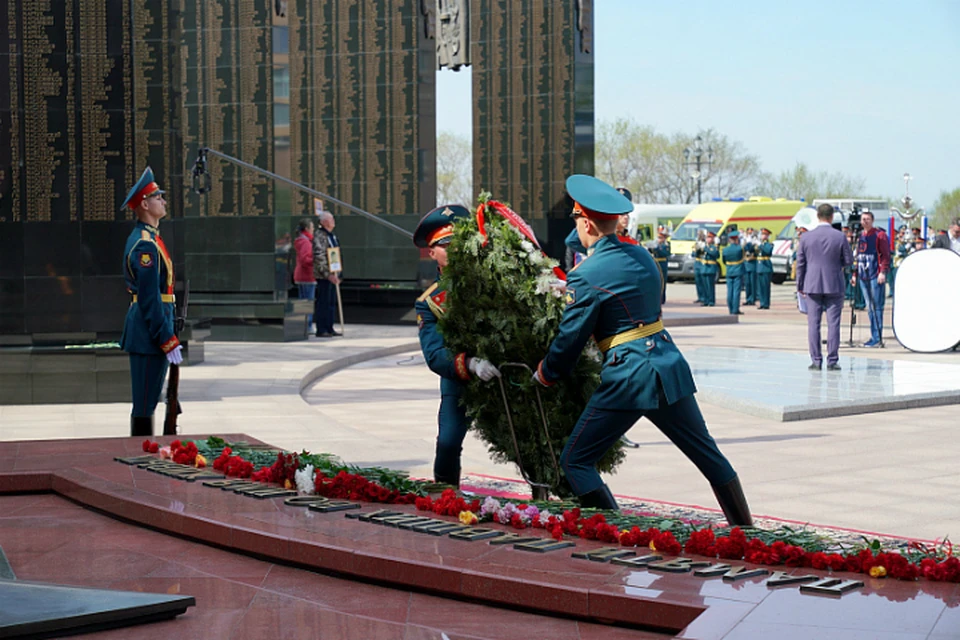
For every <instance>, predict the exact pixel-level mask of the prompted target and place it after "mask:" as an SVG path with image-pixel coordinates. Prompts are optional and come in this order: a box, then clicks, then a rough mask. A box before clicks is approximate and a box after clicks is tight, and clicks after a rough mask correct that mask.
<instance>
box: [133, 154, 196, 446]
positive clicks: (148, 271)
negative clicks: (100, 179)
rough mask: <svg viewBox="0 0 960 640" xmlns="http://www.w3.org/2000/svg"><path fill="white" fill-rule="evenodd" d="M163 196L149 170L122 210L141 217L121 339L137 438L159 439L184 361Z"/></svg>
mask: <svg viewBox="0 0 960 640" xmlns="http://www.w3.org/2000/svg"><path fill="white" fill-rule="evenodd" d="M163 194H164V192H163V191H162V190H161V189H160V187H159V186H158V185H157V183H156V182H155V181H154V178H153V171H152V170H151V169H150V167H147V168H146V170H144V172H143V174H142V175H141V176H140V179H139V180H137V183H136V184H135V185H133V188H131V189H130V191H129V192H128V193H127V199H126V200H124V201H123V205H121V206H123V207H127V208H129V209H131V210H133V212H134V214H135V215H136V216H137V225H136V227H134V229H133V231H132V232H131V233H130V236H129V237H128V238H127V246H126V248H125V249H124V259H123V275H124V278H125V280H126V284H127V291H129V292H130V294H131V295H132V296H133V300H132V301H131V302H130V307H129V308H128V309H127V317H126V320H125V321H124V323H123V335H122V336H121V337H120V348H122V349H123V350H124V351H126V352H127V353H129V354H130V382H131V385H132V389H133V412H132V413H131V415H130V435H131V436H152V435H153V412H154V410H155V409H156V408H157V402H158V401H159V400H160V392H161V391H162V390H163V381H164V378H166V375H167V367H168V366H169V365H170V364H180V363H181V362H182V361H183V356H182V354H181V349H182V347H181V345H180V341H179V340H178V339H177V336H176V335H175V333H174V315H175V311H174V297H173V261H172V260H171V259H170V252H168V251H167V247H166V245H164V243H163V238H161V237H160V231H159V229H157V226H158V225H159V224H160V220H161V219H162V218H163V217H164V216H166V215H167V203H166V201H165V200H164V198H163Z"/></svg>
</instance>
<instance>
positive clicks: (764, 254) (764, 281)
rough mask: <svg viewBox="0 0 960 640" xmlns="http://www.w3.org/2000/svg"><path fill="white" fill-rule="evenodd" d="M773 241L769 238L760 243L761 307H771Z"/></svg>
mask: <svg viewBox="0 0 960 640" xmlns="http://www.w3.org/2000/svg"><path fill="white" fill-rule="evenodd" d="M772 255H773V243H772V242H770V241H769V240H767V241H766V242H763V243H761V244H760V247H759V251H758V255H757V299H758V301H759V302H760V308H761V309H769V308H770V278H772V277H773V263H772V262H771V261H770V256H772Z"/></svg>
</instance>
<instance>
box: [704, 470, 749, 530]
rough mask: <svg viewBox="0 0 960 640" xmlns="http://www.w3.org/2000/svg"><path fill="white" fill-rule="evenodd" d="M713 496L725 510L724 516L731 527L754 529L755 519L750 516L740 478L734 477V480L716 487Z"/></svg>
mask: <svg viewBox="0 0 960 640" xmlns="http://www.w3.org/2000/svg"><path fill="white" fill-rule="evenodd" d="M713 495H715V496H717V502H719V503H720V508H721V509H723V515H724V516H726V518H727V522H728V523H729V524H730V526H731V527H752V526H753V518H752V517H751V516H750V507H749V506H747V498H746V497H745V496H744V495H743V487H741V486H740V478H739V477H737V476H733V480H731V481H730V482H728V483H727V484H725V485H722V486H719V487H714V488H713Z"/></svg>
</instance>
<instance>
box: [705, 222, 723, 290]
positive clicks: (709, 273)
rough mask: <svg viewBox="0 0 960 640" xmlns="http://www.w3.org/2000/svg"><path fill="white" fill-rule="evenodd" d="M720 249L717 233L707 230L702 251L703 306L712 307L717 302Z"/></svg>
mask: <svg viewBox="0 0 960 640" xmlns="http://www.w3.org/2000/svg"><path fill="white" fill-rule="evenodd" d="M719 259H720V249H719V247H717V234H716V233H714V232H713V231H707V245H706V249H704V251H703V291H704V294H705V295H706V300H707V302H706V304H704V305H703V306H705V307H712V306H713V305H715V304H716V303H717V278H718V277H719V275H720V266H719V265H718V264H717V260H719Z"/></svg>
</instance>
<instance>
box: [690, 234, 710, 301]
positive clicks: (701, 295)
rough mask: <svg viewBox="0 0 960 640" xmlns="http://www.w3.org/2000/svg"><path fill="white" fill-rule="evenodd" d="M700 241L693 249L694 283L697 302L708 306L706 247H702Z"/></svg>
mask: <svg viewBox="0 0 960 640" xmlns="http://www.w3.org/2000/svg"><path fill="white" fill-rule="evenodd" d="M699 245H700V242H699V241H698V242H697V243H696V245H694V249H693V283H694V284H695V285H696V287H697V302H699V303H700V305H701V306H704V307H705V306H707V292H706V286H705V285H704V282H703V254H704V253H706V247H703V248H701V247H700V246H699Z"/></svg>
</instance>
